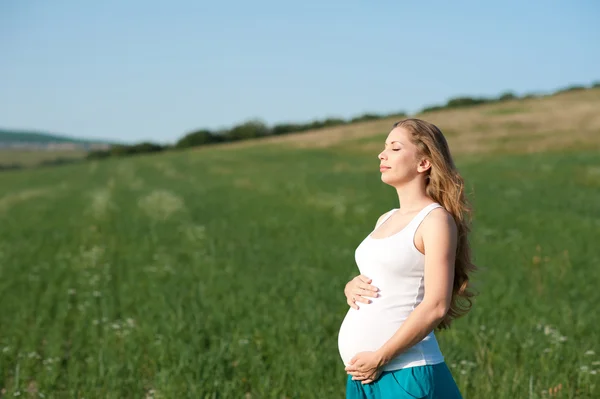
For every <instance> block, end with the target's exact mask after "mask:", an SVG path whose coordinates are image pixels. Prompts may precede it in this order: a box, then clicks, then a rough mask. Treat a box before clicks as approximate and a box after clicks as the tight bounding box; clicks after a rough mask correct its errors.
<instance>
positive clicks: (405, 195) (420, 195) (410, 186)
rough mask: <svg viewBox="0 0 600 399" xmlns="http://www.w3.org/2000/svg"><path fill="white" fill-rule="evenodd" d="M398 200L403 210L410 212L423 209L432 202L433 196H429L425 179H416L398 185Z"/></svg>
mask: <svg viewBox="0 0 600 399" xmlns="http://www.w3.org/2000/svg"><path fill="white" fill-rule="evenodd" d="M396 192H397V193H398V200H399V201H400V208H401V209H402V212H403V213H404V212H406V213H410V212H414V211H418V210H421V209H422V208H423V207H425V206H427V205H428V204H429V203H431V198H429V197H428V196H427V193H426V191H425V181H424V180H422V179H415V180H412V181H410V182H408V183H406V184H403V185H401V186H397V187H396Z"/></svg>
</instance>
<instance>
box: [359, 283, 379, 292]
mask: <svg viewBox="0 0 600 399" xmlns="http://www.w3.org/2000/svg"><path fill="white" fill-rule="evenodd" d="M358 287H359V288H362V289H363V290H366V291H371V292H378V291H379V288H377V287H375V286H374V285H371V284H365V283H360V284H359V285H358Z"/></svg>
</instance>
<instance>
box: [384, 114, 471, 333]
mask: <svg viewBox="0 0 600 399" xmlns="http://www.w3.org/2000/svg"><path fill="white" fill-rule="evenodd" d="M396 127H402V128H404V129H406V130H407V131H408V132H409V133H410V137H411V142H412V143H413V144H414V145H415V146H416V147H417V148H418V151H419V155H420V156H422V157H424V158H426V159H428V160H429V162H430V163H431V168H430V169H429V170H428V172H427V175H426V177H425V180H426V191H427V195H428V196H429V197H430V198H431V199H433V200H434V201H436V202H437V203H439V204H440V205H442V206H443V207H444V208H445V209H446V210H447V211H448V212H449V213H450V214H451V215H452V217H453V218H454V221H455V222H456V226H457V228H458V241H457V248H456V261H455V263H454V284H453V287H452V300H451V302H450V309H449V310H448V312H447V313H446V316H445V317H444V319H443V320H442V321H441V322H440V324H439V325H438V326H437V329H439V330H443V329H446V328H449V327H450V324H451V323H452V321H453V320H454V319H456V318H459V317H461V316H464V315H466V314H467V313H468V312H469V311H470V310H471V307H472V306H473V301H472V300H471V298H472V297H474V296H475V295H476V293H475V292H473V291H471V290H470V288H471V287H470V285H469V274H470V273H472V272H475V271H477V267H476V266H475V265H474V264H473V263H472V262H471V247H470V245H469V241H468V235H469V232H470V231H471V214H472V208H471V205H470V204H469V201H468V200H467V198H466V196H465V182H464V180H463V178H462V176H461V175H460V174H459V173H458V170H457V169H456V166H455V164H454V161H453V159H452V156H451V155H450V148H449V147H448V142H447V141H446V138H445V137H444V135H443V134H442V132H441V130H440V129H439V128H438V127H437V126H435V125H433V124H431V123H429V122H426V121H424V120H421V119H415V118H409V119H403V120H401V121H398V122H396V123H394V128H396Z"/></svg>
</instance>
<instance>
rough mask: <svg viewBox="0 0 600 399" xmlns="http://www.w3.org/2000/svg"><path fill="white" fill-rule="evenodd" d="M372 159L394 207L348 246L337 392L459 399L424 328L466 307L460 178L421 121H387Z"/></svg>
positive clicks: (468, 267)
mask: <svg viewBox="0 0 600 399" xmlns="http://www.w3.org/2000/svg"><path fill="white" fill-rule="evenodd" d="M379 160H380V171H381V180H382V181H383V182H384V183H386V184H389V185H390V186H392V187H394V188H395V189H396V191H397V193H398V198H399V201H400V208H395V209H392V210H391V211H389V212H387V213H385V214H383V215H382V216H381V217H380V218H379V220H378V221H377V223H376V225H375V228H374V230H373V231H372V232H371V233H370V234H369V235H368V236H367V237H366V238H365V239H364V240H363V241H362V242H361V243H360V245H359V246H358V248H357V249H356V252H355V259H356V263H357V265H358V268H359V270H360V275H359V276H357V277H356V278H354V279H353V280H352V281H350V282H349V283H348V284H347V286H346V289H345V294H346V296H347V300H348V304H349V305H350V309H349V310H348V313H347V314H346V317H345V319H344V321H343V323H342V325H341V327H340V331H339V336H338V345H339V351H340V355H341V357H342V360H343V361H344V364H345V365H346V372H347V373H348V379H347V384H346V397H347V398H368V399H380V398H390V399H391V398H394V399H400V398H431V399H433V398H436V399H437V398H440V399H441V398H443V399H455V398H461V394H460V392H459V390H458V387H457V385H456V383H455V381H454V378H453V377H452V375H451V373H450V370H449V369H448V367H447V365H446V363H445V361H444V357H443V355H442V353H441V352H440V348H439V347H438V343H437V340H436V338H435V335H434V333H433V331H434V330H435V329H436V328H437V329H444V328H448V327H449V326H450V324H451V322H452V320H453V319H455V318H457V317H460V316H463V315H465V314H466V313H467V312H468V311H469V310H470V308H471V305H472V303H471V297H473V295H474V294H473V293H472V292H470V291H469V289H468V288H469V287H468V283H469V273H471V272H473V271H475V270H476V267H475V265H473V264H472V263H471V253H470V248H469V243H468V240H467V235H468V233H469V231H470V225H469V213H470V209H469V206H468V203H467V200H466V199H465V196H464V181H463V179H462V177H461V176H460V174H459V173H458V171H457V170H456V167H455V165H454V162H453V160H452V157H451V155H450V150H449V148H448V143H447V142H446V139H445V138H444V136H443V134H442V132H441V131H440V130H439V129H438V128H437V127H436V126H434V125H432V124H431V123H428V122H425V121H423V120H420V119H405V120H402V121H400V122H397V123H396V124H394V126H393V129H392V131H391V132H390V133H389V135H388V137H387V139H386V141H385V146H384V149H383V151H382V152H381V153H380V154H379ZM371 283H372V285H371ZM359 304H360V305H359Z"/></svg>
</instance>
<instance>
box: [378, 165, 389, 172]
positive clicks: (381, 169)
mask: <svg viewBox="0 0 600 399" xmlns="http://www.w3.org/2000/svg"><path fill="white" fill-rule="evenodd" d="M388 169H391V168H390V167H389V166H383V165H380V166H379V171H380V172H383V171H384V170H388Z"/></svg>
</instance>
